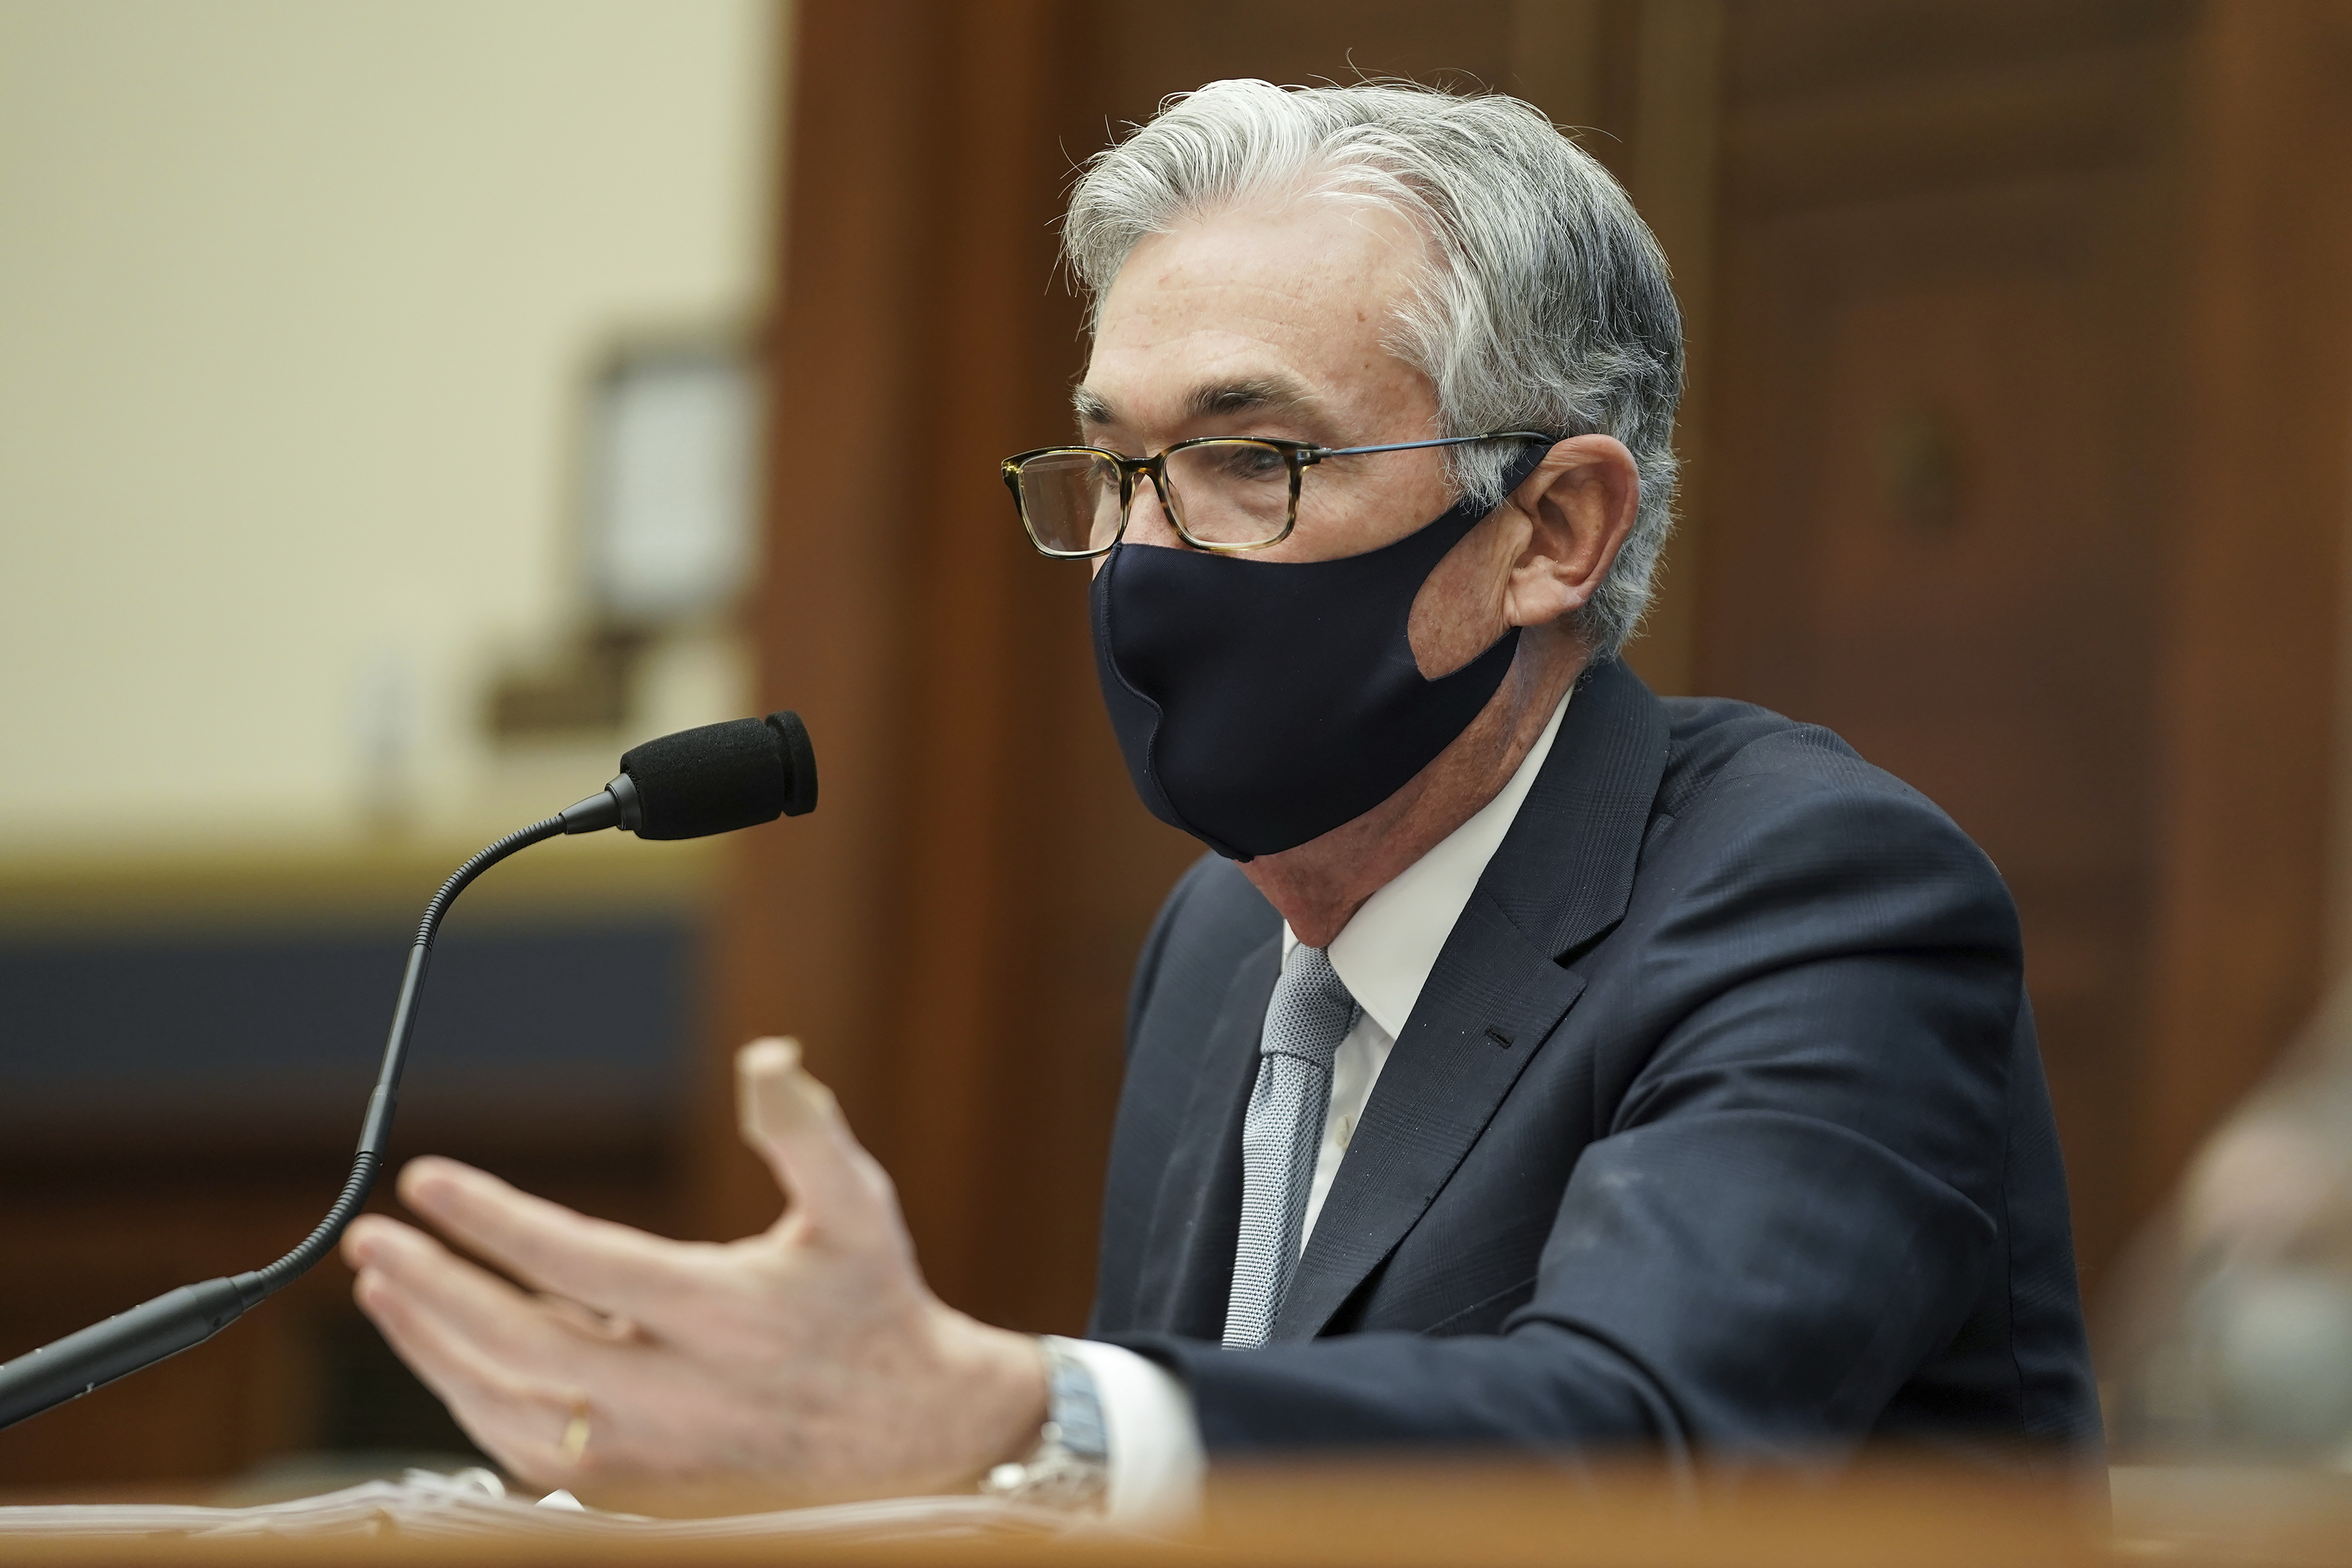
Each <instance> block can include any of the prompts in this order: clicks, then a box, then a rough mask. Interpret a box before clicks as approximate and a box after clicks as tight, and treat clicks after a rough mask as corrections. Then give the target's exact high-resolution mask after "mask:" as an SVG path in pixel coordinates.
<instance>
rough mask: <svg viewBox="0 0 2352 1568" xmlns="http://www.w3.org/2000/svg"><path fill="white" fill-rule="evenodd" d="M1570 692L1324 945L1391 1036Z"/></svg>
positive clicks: (1539, 760)
mask: <svg viewBox="0 0 2352 1568" xmlns="http://www.w3.org/2000/svg"><path fill="white" fill-rule="evenodd" d="M1574 695H1575V688H1574V687H1570V689H1569V691H1568V694H1567V695H1566V696H1563V697H1561V698H1560V700H1559V706H1557V707H1555V708H1554V709H1553V710H1551V718H1550V719H1549V721H1547V722H1546V723H1545V725H1544V730H1543V733H1542V734H1540V735H1538V736H1537V737H1536V743H1535V744H1534V745H1533V746H1532V747H1530V748H1529V749H1528V754H1527V755H1526V756H1525V757H1524V758H1522V759H1520V762H1519V766H1518V770H1517V772H1516V773H1512V774H1511V778H1510V782H1509V783H1507V784H1505V785H1504V786H1503V787H1502V789H1501V790H1500V791H1499V792H1498V793H1497V794H1496V796H1495V798H1494V799H1492V800H1490V801H1488V802H1487V803H1486V805H1482V806H1480V807H1479V808H1478V810H1477V812H1476V813H1475V815H1474V816H1472V817H1471V818H1470V820H1469V821H1467V822H1465V823H1464V824H1463V825H1462V826H1459V827H1457V828H1455V829H1454V831H1453V832H1451V833H1449V834H1447V835H1446V836H1445V837H1444V838H1441V839H1439V840H1438V841H1437V843H1436V845H1435V846H1433V847H1432V848H1431V849H1430V850H1429V852H1428V853H1427V854H1425V855H1423V857H1422V858H1420V859H1418V860H1416V861H1414V862H1413V863H1412V865H1410V866H1408V867H1406V868H1404V869H1403V870H1402V871H1400V872H1398V873H1397V875H1396V876H1395V877H1394V878H1393V879H1391V880H1390V881H1389V882H1388V883H1387V885H1385V886H1384V887H1382V888H1381V889H1380V890H1379V891H1378V892H1376V893H1374V894H1373V895H1372V896H1371V897H1370V898H1369V899H1366V900H1364V903H1363V907H1362V908H1360V909H1359V910H1357V911H1356V912H1355V914H1354V916H1353V917H1352V918H1350V919H1349V921H1348V923H1347V924H1346V925H1345V926H1344V927H1342V928H1341V929H1340V931H1339V935H1338V936H1335V937H1333V938H1332V939H1331V945H1330V946H1329V947H1328V948H1327V949H1326V950H1325V951H1326V952H1328V953H1329V954H1330V957H1331V967H1332V969H1333V970H1334V971H1336V972H1337V973H1338V974H1339V980H1340V983H1341V984H1344V985H1346V986H1347V988H1348V994H1349V995H1351V996H1353V997H1354V998H1355V999H1356V1005H1358V1006H1360V1007H1361V1008H1363V1010H1364V1011H1365V1012H1366V1013H1368V1014H1370V1016H1371V1019H1372V1022H1374V1023H1376V1024H1378V1025H1379V1026H1381V1028H1383V1029H1385V1030H1387V1031H1388V1034H1389V1037H1390V1038H1391V1039H1396V1038H1398V1037H1401V1036H1402V1035H1403V1033H1404V1025H1405V1020H1406V1019H1407V1018H1410V1017H1412V1008H1413V1004H1414V1003H1416V1002H1418V1001H1420V1000H1421V988H1422V987H1423V986H1424V985H1426V984H1429V972H1430V971H1431V970H1433V969H1434V968H1436V967H1437V954H1438V952H1439V950H1440V949H1442V948H1444V945H1445V939H1446V938H1447V937H1448V936H1449V935H1451V934H1453V931H1454V922H1455V921H1459V920H1460V919H1461V918H1462V911H1463V910H1464V909H1465V907H1466V906H1467V905H1468V904H1469V902H1470V895H1471V894H1472V893H1473V892H1474V891H1475V890H1476V889H1477V886H1478V879H1479V877H1480V876H1482V875H1484V874H1485V872H1486V862H1487V861H1489V860H1491V859H1493V858H1495V851H1496V849H1497V848H1499V847H1501V846H1502V842H1503V836H1504V835H1505V834H1507V833H1508V832H1510V830H1511V823H1512V821H1513V820H1514V819H1515V818H1517V816H1518V815H1519V806H1520V805H1521V803H1523V802H1524V801H1526V799H1527V798H1528V790H1529V789H1530V788H1532V787H1533V786H1534V784H1535V782H1536V775H1537V774H1538V773H1541V772H1542V771H1543V765H1544V759H1545V758H1546V757H1548V756H1549V755H1551V743H1552V741H1553V739H1554V738H1555V737H1556V736H1558V735H1559V721H1560V715H1561V714H1563V713H1566V712H1567V711H1568V701H1569V697H1572V696H1574ZM1297 944H1298V938H1297V936H1296V935H1294V934H1292V932H1291V930H1290V924H1289V922H1288V921H1284V922H1283V927H1282V951H1283V953H1284V955H1285V956H1287V955H1288V954H1289V952H1290V950H1291V949H1292V948H1293V947H1296V946H1297Z"/></svg>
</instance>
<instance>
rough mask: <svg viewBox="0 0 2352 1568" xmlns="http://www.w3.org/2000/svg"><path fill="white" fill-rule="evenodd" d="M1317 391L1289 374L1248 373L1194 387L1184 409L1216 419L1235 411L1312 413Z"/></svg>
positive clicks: (1193, 413)
mask: <svg viewBox="0 0 2352 1568" xmlns="http://www.w3.org/2000/svg"><path fill="white" fill-rule="evenodd" d="M1317 407H1318V403H1317V401H1316V397H1315V395H1314V394H1313V393H1311V392H1309V391H1307V388H1306V387H1304V386H1302V385H1300V384H1298V383H1297V382H1295V381H1293V380H1291V379H1290V378H1289V377H1287V376H1280V375H1263V376H1248V377H1244V379H1242V380H1240V381H1219V382H1211V383H1209V384H1206V385H1203V386H1197V387H1194V388H1193V389H1192V396H1190V397H1188V398H1186V399H1185V400H1184V411H1185V412H1186V413H1187V414H1189V415H1190V416H1192V417H1193V418H1195V419H1216V418H1221V417H1228V416H1233V415H1235V414H1265V413H1275V414H1295V413H1312V412H1313V411H1314V410H1315V409H1316V408H1317Z"/></svg>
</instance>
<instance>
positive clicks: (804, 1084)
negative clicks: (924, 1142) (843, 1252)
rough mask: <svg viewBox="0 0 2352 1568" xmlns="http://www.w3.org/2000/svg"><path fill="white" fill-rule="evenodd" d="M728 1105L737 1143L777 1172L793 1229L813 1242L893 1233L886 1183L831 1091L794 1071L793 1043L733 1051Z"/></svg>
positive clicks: (770, 1042) (796, 1049) (758, 1043)
mask: <svg viewBox="0 0 2352 1568" xmlns="http://www.w3.org/2000/svg"><path fill="white" fill-rule="evenodd" d="M735 1107H736V1114H737V1119H738V1121H739V1122H740V1126H741V1129H742V1133H743V1141H744V1142H746V1143H749V1144H750V1145H751V1148H752V1151H753V1152H756V1153H757V1154H759V1156H760V1157H761V1159H763V1160H765V1161H767V1162H768V1165H769V1168H770V1169H771V1170H772V1171H774V1172H775V1173H776V1180H777V1181H778V1182H779V1183H780V1184H782V1186H783V1189H784V1193H785V1195H786V1196H787V1197H788V1198H789V1199H790V1200H791V1202H792V1217H793V1218H794V1219H795V1220H796V1221H797V1222H798V1223H799V1224H800V1225H802V1226H804V1227H805V1228H807V1229H808V1230H809V1231H811V1232H812V1233H814V1236H817V1237H822V1236H827V1235H837V1236H842V1237H864V1236H868V1235H873V1234H877V1227H887V1228H889V1229H891V1230H895V1229H896V1228H897V1226H898V1219H897V1215H896V1212H895V1205H894V1203H893V1200H892V1196H891V1191H890V1182H889V1178H888V1177H887V1176H885V1175H884V1174H883V1173H882V1168H881V1166H879V1165H877V1163H875V1161H874V1157H873V1156H872V1155H871V1154H868V1153H867V1152H866V1151H865V1149H864V1148H863V1147H861V1146H860V1145H859V1143H858V1142H857V1140H856V1137H854V1136H853V1135H852V1134H851V1132H850V1131H849V1123H848V1122H847V1121H845V1120H844V1119H843V1117H842V1114H841V1106H840V1104H839V1102H838V1101H836V1100H835V1099H834V1097H833V1090H831V1089H827V1088H825V1087H824V1085H823V1084H821V1083H819V1082H817V1080H816V1079H814V1078H811V1077H810V1076H809V1075H808V1073H807V1072H806V1071H805V1070H804V1069H803V1068H802V1067H801V1047H800V1042H799V1041H797V1040H790V1039H773V1038H772V1039H764V1040H754V1041H752V1042H751V1044H750V1045H748V1046H745V1047H743V1048H742V1049H741V1050H740V1051H738V1052H736V1053H735Z"/></svg>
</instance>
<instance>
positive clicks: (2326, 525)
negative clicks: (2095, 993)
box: [2133, 0, 2352, 1202]
mask: <svg viewBox="0 0 2352 1568" xmlns="http://www.w3.org/2000/svg"><path fill="white" fill-rule="evenodd" d="M2185 98H2186V109H2187V112H2186V113H2185V114H2184V115H2183V120H2184V122H2185V124H2186V126H2187V128H2188V141H2187V145H2186V146H2185V148H2184V150H2183V163H2184V169H2183V186H2184V199H2183V208H2184V222H2183V224H2182V227H2181V236H2182V239H2183V241H2184V244H2185V248H2186V251H2187V254H2188V257H2189V263H2190V265H2191V268H2193V270H2192V271H2191V274H2190V277H2189V286H2188V288H2187V289H2185V291H2184V294H2183V296H2182V298H2181V300H2180V301H2179V321H2180V324H2181V325H2180V330H2181V331H2182V335H2183V338H2184V345H2183V346H2184V358H2185V369H2184V373H2183V374H2182V375H2181V377H2180V379H2179V391H2180V404H2179V414H2178V416H2177V418H2176V419H2175V421H2174V422H2173V426H2172V428H2173V429H2174V431H2176V432H2177V437H2178V444H2177V446H2176V447H2174V449H2173V450H2172V451H2171V452H2168V453H2166V454H2163V455H2162V456H2161V458H2159V460H2160V461H2161V462H2162V463H2163V466H2164V467H2165V468H2166V470H2167V478H2168V488H2170V489H2171V491H2172V495H2173V499H2174V504H2173V507H2172V509H2171V510H2172V512H2173V515H2174V518H2175V529H2176V538H2175V542H2174V553H2173V555H2172V558H2171V572H2170V578H2169V581H2168V584H2167V590H2166V594H2165V597H2164V600H2163V602H2162V604H2161V605H2160V607H2159V612H2158V613H2159V615H2160V616H2161V617H2162V627H2163V653H2164V656H2165V657H2164V660H2163V669H2164V678H2163V686H2162V688H2161V698H2160V711H2161V713H2162V715H2163V722H2164V733H2163V742H2162V746H2161V749H2160V750H2159V752H2158V769H2159V773H2160V776H2161V778H2162V780H2163V782H2164V797H2163V805H2162V815H2161V818H2160V822H2159V826H2158V858H2159V861H2160V864H2161V866H2162V868H2163V871H2162V878H2161V881H2160V883H2159V889H2160V895H2159V896H2160V903H2159V906H2158V924H2157V931H2156V949H2155V957H2154V961H2153V965H2152V968H2153V973H2154V985H2153V998H2152V1000H2153V1004H2154V1014H2153V1024H2154V1028H2153V1031H2152V1034H2151V1036H2150V1039H2149V1055H2148V1060H2147V1080H2148V1090H2147V1112H2146V1119H2145V1122H2144V1126H2143V1129H2142V1133H2141V1138H2140V1142H2139V1149H2138V1156H2139V1158H2138V1163H2137V1169H2136V1170H2135V1172H2134V1173H2133V1174H2134V1185H2135V1189H2136V1192H2137V1195H2138V1196H2139V1197H2140V1198H2141V1200H2142V1201H2143V1202H2150V1201H2153V1200H2154V1199H2155V1198H2156V1197H2157V1196H2158V1194H2161V1193H2162V1192H2164V1191H2165V1190H2166V1189H2167V1188H2168V1186H2169V1185H2170V1184H2171V1182H2172V1180H2173V1179H2174V1177H2175V1176H2176V1174H2177V1173H2179V1169H2180V1167H2181V1165H2182V1164H2183V1163H2184V1162H2185V1161H2186V1160H2187V1159H2188V1158H2189V1155H2190V1153H2191V1152H2193V1151H2194V1149H2195V1148H2196V1145H2197V1142H2198V1141H2199V1140H2200V1138H2201V1137H2202V1136H2203V1135H2204V1133H2205V1132H2207V1131H2210V1129H2211V1127H2212V1126H2213V1125H2214V1123H2215V1122H2216V1121H2219V1120H2220V1118H2221V1116H2222V1115H2224V1114H2226V1113H2227V1111H2228V1110H2229V1108H2230V1107H2231V1104H2233V1103H2234V1102H2235V1101H2236V1100H2237V1099H2238V1098H2239V1097H2240V1096H2241V1095H2242V1094H2243V1093H2244V1092H2245V1090H2246V1089H2248V1088H2250V1087H2251V1086H2252V1084H2253V1083H2254V1081H2255V1080H2256V1079H2258V1078H2259V1077H2260V1075H2261V1073H2262V1071H2263V1068H2265V1067H2266V1066H2267V1065H2268V1064H2269V1063H2270V1061H2271V1059H2272V1058H2273V1056H2274V1055H2275V1054H2276V1053H2277V1051H2278V1049H2279V1047H2281V1046H2282V1045H2283V1044H2284V1042H2285V1040H2286V1039H2287V1037H2289V1036H2290V1035H2291V1034H2293V1033H2294V1031H2295V1030H2297V1029H2298V1028H2299V1027H2300V1026H2302V1025H2303V1024H2304V1022H2305V1019H2306V1017H2307V1016H2309V1014H2310V1012H2311V1010H2312V1007H2313V1005H2315V1002H2316V1001H2317V999H2318V995H2319V990H2320V986H2321V984H2322V981H2323V979H2324V977H2325V976H2324V963H2323V957H2322V955H2323V952H2324V951H2325V949H2324V940H2325V935H2324V931H2323V929H2322V928H2323V926H2324V924H2325V921H2326V912H2327V905H2328V887H2327V868H2328V865H2329V862H2330V857H2329V855H2328V854H2327V846H2326V840H2327V831H2326V829H2327V826H2328V824H2329V822H2330V820H2331V816H2332V811H2331V802H2332V799H2333V792H2334V790H2335V789H2336V788H2340V787H2341V782H2340V781H2338V780H2336V779H2334V778H2333V777H2332V776H2331V764H2332V763H2333V761H2334V758H2335V755H2336V744H2337V742H2336V734H2337V733H2338V732H2339V731H2340V729H2341V727H2342V718H2341V716H2340V707H2339V704H2340V702H2341V700H2342V697H2341V693H2340V692H2339V691H2338V690H2337V686H2336V668H2337V660H2338V658H2340V649H2341V647H2342V640H2341V639H2342V633H2341V629H2340V627H2339V624H2338V621H2339V607H2340V605H2341V601H2342V594H2343V582H2344V578H2343V542H2344V537H2345V532H2346V529H2347V522H2352V107H2347V106H2352V6H2346V5H2339V4H2330V3H2327V0H2284V3H2276V4H2255V3H2252V0H2238V3H2234V4H2231V3H2220V4H2214V5H2209V6H2208V7H2207V8H2206V9H2205V10H2204V11H2203V13H2202V14H2201V16H2200V25H2199V27H2198V30H2197V33H2196V37H2195V54H2194V62H2193V65H2192V68H2191V70H2190V72H2189V77H2188V79H2187V82H2186V92H2185Z"/></svg>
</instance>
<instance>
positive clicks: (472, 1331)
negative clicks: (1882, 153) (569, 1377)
mask: <svg viewBox="0 0 2352 1568" xmlns="http://www.w3.org/2000/svg"><path fill="white" fill-rule="evenodd" d="M345 1253H346V1255H347V1256H348V1258H350V1260H351V1262H352V1264H353V1265H354V1266H355V1267H357V1268H361V1269H363V1270H366V1271H370V1272H373V1273H374V1274H376V1275H378V1276H379V1277H381V1278H383V1279H387V1280H389V1281H390V1282H391V1283H393V1284H394V1285H395V1286H397V1287H399V1288H400V1289H401V1291H402V1293H403V1294H404V1296H406V1297H407V1298H408V1299H409V1300H411V1301H413V1302H415V1305H416V1306H417V1307H418V1308H419V1309H420V1310H424V1311H426V1312H429V1313H431V1314H432V1315H433V1317H434V1318H435V1319H436V1320H437V1321H440V1322H441V1323H443V1324H446V1326H447V1327H448V1329H449V1330H450V1331H452V1332H453V1333H456V1334H457V1335H460V1336H462V1337H463V1338H464V1339H465V1340H466V1341H467V1342H470V1343H472V1344H475V1345H478V1346H479V1347H480V1349H481V1351H482V1353H483V1354H484V1355H486V1356H488V1357H489V1358H490V1359H491V1360H493V1361H494V1362H496V1363H498V1364H499V1365H501V1366H507V1367H512V1368H514V1369H516V1370H518V1371H520V1372H531V1371H535V1370H541V1369H549V1370H555V1369H556V1364H557V1363H565V1368H566V1369H567V1370H568V1367H569V1364H570V1363H576V1361H577V1360H578V1359H579V1357H580V1353H581V1352H582V1351H583V1350H584V1347H585V1345H586V1340H585V1338H584V1336H582V1335H579V1334H576V1333H574V1332H572V1331H570V1330H568V1329H559V1328H558V1326H557V1325H556V1324H555V1323H554V1321H552V1320H551V1319H550V1318H549V1317H548V1315H547V1312H546V1309H545V1308H544V1307H542V1306H541V1304H540V1302H539V1301H538V1300H536V1299H535V1298H533V1297H530V1296H526V1295H524V1294H523V1293H522V1292H521V1291H520V1290H518V1289H515V1288H514V1287H513V1286H511V1285H509V1284H508V1283H507V1282H506V1281H505V1280H503V1279H499V1278H498V1277H497V1276H495V1275H493V1274H491V1273H490V1272H489V1271H488V1270H487V1269H484V1268H477V1267H476V1266H475V1265H473V1264H471V1263H468V1262H467V1261H466V1260H465V1259H464V1258H459V1257H457V1255H456V1254H454V1253H452V1252H451V1251H450V1250H449V1249H448V1248H447V1247H444V1246H442V1245H441V1244H440V1243H439V1242H437V1241H436V1240H434V1239H433V1238H432V1237H429V1236H426V1235H425V1233H424V1232H422V1231H419V1230H415V1229H413V1228H411V1227H410V1226H404V1225H402V1224H401V1223H400V1222H398V1221H397V1220H391V1219H386V1218H384V1217H383V1215H362V1217H361V1218H360V1219H359V1220H358V1221H356V1222H355V1223H354V1224H353V1225H352V1237H351V1239H350V1240H349V1242H348V1243H347V1244H346V1246H345Z"/></svg>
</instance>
